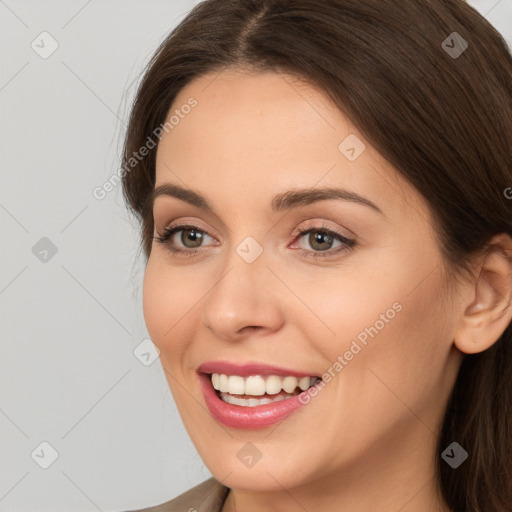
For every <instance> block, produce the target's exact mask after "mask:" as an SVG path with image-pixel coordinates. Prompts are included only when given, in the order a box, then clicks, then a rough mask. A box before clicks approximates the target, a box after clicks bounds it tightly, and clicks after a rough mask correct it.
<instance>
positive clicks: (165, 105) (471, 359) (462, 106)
mask: <svg viewBox="0 0 512 512" xmlns="http://www.w3.org/2000/svg"><path fill="white" fill-rule="evenodd" d="M454 33H456V34H454ZM244 67H245V68H248V69H253V70H261V71H267V70H270V71H277V72H285V73H289V74H292V75H295V76H297V77H301V78H303V79H305V80H306V81H308V82H309V83H311V84H313V85H316V86H317V87H319V88H320V89H321V90H322V91H324V92H325V94H327V95H328V96H329V97H330V98H331V99H332V100H333V101H334V103H335V104H336V105H337V106H338V108H339V109H340V111H341V112H343V113H344V114H345V115H346V116H347V117H348V118H349V119H350V121H351V122H352V123H353V125H355V126H356V127H357V129H358V130H359V131H360V132H361V133H362V134H363V135H364V137H365V138H366V139H367V140H368V141H369V142H370V143H371V144H372V145H373V146H374V147H375V148H376V149H377V151H379V152H380V153H381V154H382V155H383V156H384V157H385V158H386V159H387V160H388V161H389V162H390V163H391V164H392V165H394V166H395V168H396V169H397V170H398V171H399V172H400V173H401V175H402V176H403V177H404V178H405V179H406V180H408V181H409V183H411V184H412V185H413V186H414V187H415V188H416V189H417V191H418V192H419V193H420V194H421V195H422V196H423V197H424V198H425V199H426V201H427V203H428V204H429V206H430V208H431V211H432V213H433V216H434V219H435V224H436V226H435V228H436V231H437V233H438V237H439V244H440V247H441V249H442V251H443V256H444V259H445V261H446V268H447V269H449V270H450V272H449V273H448V276H449V277H450V279H449V280H450V281H451V280H452V278H453V281H454V282H455V281H457V280H458V279H459V278H461V277H463V276H464V275H465V274H467V273H468V272H470V271H471V265H470V262H471V256H472V255H473V254H474V253H475V252H476V251H478V250H481V249H482V248H484V247H485V246H486V244H487V243H488V242H489V240H490V239H491V237H493V236H494V235H495V234H498V233H502V232H504V233H507V234H509V235H511V236H512V198H511V196H512V193H510V192H512V189H510V187H512V56H511V53H510V49H509V48H508V46H507V44H506V42H505V40H504V39H503V37H502V36H501V35H500V34H499V33H498V32H497V31H496V30H495V29H494V28H493V27H492V26H491V24H490V23H489V22H488V21H487V20H486V19H485V18H484V17H482V16H481V15H480V14H479V13H478V12H477V11H476V10H474V9H473V8H472V7H470V6H469V5H467V4H466V3H465V2H464V1H462V0H407V1H404V0H387V1H385V2H384V1H382V0H207V1H205V2H202V3H200V4H199V5H197V6H196V7H195V8H194V9H192V11H191V12H190V13H189V14H188V15H187V16H186V18H185V19H184V20H183V21H182V22H181V23H180V24H179V25H178V26H177V27H176V28H175V29H174V30H173V31H172V32H171V33H170V34H169V36H168V37H167V38H166V39H165V40H164V41H163V42H162V44H161V45H160V46H159V48H158V50H157V51H156V53H155V55H154V56H153V58H152V59H151V61H150V62H149V63H148V66H147V68H146V70H145V74H144V76H143V79H142V81H141V83H140V85H139V88H138V91H137V94H136V98H135V101H134V105H133V108H132V111H131V116H130V120H129V126H128V130H127V134H126V139H125V146H124V152H123V161H122V168H123V178H122V183H123V192H124V197H125V199H126V202H127V204H128V207H129V208H130V210H131V211H132V212H133V213H135V215H136V216H137V218H138V219H139V221H140V222H141V228H142V237H141V240H142V248H143V249H144V253H145V256H146V258H147V257H148V256H149V254H150V251H151V245H152V235H153V228H154V226H153V216H152V211H151V209H150V208H149V206H148V202H147V198H148V196H149V195H150V193H151V191H152V190H153V188H154V184H155V153H156V151H150V152H149V154H148V155H147V156H146V157H145V158H143V159H140V161H137V163H136V165H134V161H133V155H134V153H136V152H137V151H138V150H139V149H140V148H141V147H142V146H144V145H145V144H146V141H147V140H148V137H153V138H154V133H155V129H157V128H158V127H159V126H162V125H163V124H164V123H165V121H166V115H167V113H168V111H169V108H170V107H171V105H172V104H173V101H174V99H175V97H176V95H177V94H178V93H179V91H180V90H181V89H182V88H183V87H184V86H185V85H186V84H188V83H189V82H190V81H191V80H193V79H194V78H196V77H199V76H201V75H203V74H205V73H207V72H212V71H219V72H220V71H221V70H224V69H229V68H244ZM152 134H153V135H152ZM130 159H132V160H130ZM507 190H508V191H509V194H507V192H506V191H507ZM453 441H457V442H458V443H459V444H460V445H461V446H462V447H463V448H464V449H465V450H466V451H467V452H468V453H469V457H468V459H467V460H466V461H465V462H464V463H463V464H462V465H461V466H460V467H459V468H457V469H452V468H451V467H450V466H449V465H448V464H446V463H445V462H444V461H443V460H442V459H441V457H440V454H441V452H442V451H443V450H444V449H445V448H446V447H447V446H448V445H450V444H451V443H452V442H453ZM437 474H438V479H439V485H440V488H441V491H442V494H443V497H444V499H445V501H446V502H447V504H448V505H449V506H450V507H451V508H452V509H453V510H454V511H456V512H462V511H467V512H473V511H474V512H496V511H512V325H509V326H508V327H507V329H506V330H505V331H504V333H503V334H502V336H501V337H500V339H499V340H498V341H497V342H496V343H495V344H494V345H493V346H492V347H491V348H489V349H487V350H485V351H484V352H481V353H477V354H471V355H465V356H464V359H463V362H462V365H461V367H460V371H459V374H458V377H457V380H456V383H455V386H454V389H453V392H452V395H451V397H450V400H449V403H448V406H447V410H446V414H445V417H444V422H443V425H442V428H441V431H440V435H439V444H438V454H437Z"/></svg>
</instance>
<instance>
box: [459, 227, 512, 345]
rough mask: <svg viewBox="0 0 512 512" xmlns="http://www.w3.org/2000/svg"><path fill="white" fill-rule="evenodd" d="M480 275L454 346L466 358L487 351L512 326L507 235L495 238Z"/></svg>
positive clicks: (511, 254)
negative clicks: (465, 355)
mask: <svg viewBox="0 0 512 512" xmlns="http://www.w3.org/2000/svg"><path fill="white" fill-rule="evenodd" d="M477 275H478V277H477V278H476V280H475V281H474V284H473V286H472V287H471V288H470V292H471V293H470V294H468V296H470V295H472V299H470V303H469V304H468V305H466V306H465V310H464V312H463V316H462V318H461V321H460V325H459V328H458V330H457V332H456V333H455V336H454V343H455V346H456V347H457V348H458V349H459V350H460V351H461V352H464V353H466V354H475V353H478V352H483V351H484V350H487V349H488V348H489V347H491V346H492V345H493V344H494V343H495V342H496V341H498V339H499V338H500V336H501V335H502V334H503V332H504V331H505V329H506V328H507V327H508V325H509V324H510V323H511V322H512V239H511V238H510V237H509V236H508V235H506V234H500V235H497V236H496V237H494V238H493V240H492V241H491V243H490V245H489V248H488V250H487V251H486V253H485V255H484V257H483V261H482V262H481V264H480V272H479V274H477Z"/></svg>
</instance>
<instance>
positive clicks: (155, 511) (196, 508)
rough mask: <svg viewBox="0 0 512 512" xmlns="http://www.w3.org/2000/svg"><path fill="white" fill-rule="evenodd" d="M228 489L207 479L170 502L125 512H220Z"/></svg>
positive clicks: (213, 479) (213, 480)
mask: <svg viewBox="0 0 512 512" xmlns="http://www.w3.org/2000/svg"><path fill="white" fill-rule="evenodd" d="M228 493H229V488H228V487H226V486H224V485H222V484H221V483H220V482H219V481H217V480H216V479H215V478H213V477H212V478H209V479H208V480H205V481H204V482H201V483H200V484H198V485H196V486H195V487H192V488H191V489H189V490H188V491H185V492H184V493H183V494H180V495H179V496H177V497H176V498H174V499H172V500H171V501H167V502H166V503H162V504H161V505H156V506H154V507H149V508H145V509H140V510H130V511H126V512H177V511H179V512H220V510H221V509H222V505H223V504H224V501H225V500H226V498H227V496H228Z"/></svg>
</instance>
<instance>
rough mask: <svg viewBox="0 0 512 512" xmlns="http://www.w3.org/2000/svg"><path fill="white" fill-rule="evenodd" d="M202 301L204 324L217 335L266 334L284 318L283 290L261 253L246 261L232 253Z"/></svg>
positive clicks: (227, 338)
mask: <svg viewBox="0 0 512 512" xmlns="http://www.w3.org/2000/svg"><path fill="white" fill-rule="evenodd" d="M222 269H223V272H222V275H220V276H219V277H218V278H217V279H216V280H215V283H214V284H213V286H212V288H211V290H210V292H209V293H207V295H206V297H205V298H204V300H203V301H202V303H201V304H202V306H201V307H202V311H201V319H202V322H203V325H204V326H205V327H206V328H207V329H209V330H210V331H212V332H213V333H214V334H215V336H216V337H217V338H220V339H225V340H232V341H235V340H239V339H241V338H243V337H244V336H247V335H251V336H254V335H255V334H258V335H265V334H269V333H272V332H275V331H277V330H279V329H280V328H281V326H282V325H283V322H284V317H285V315H284V309H283V308H284V301H285V300H286V297H283V294H284V293H285V291H284V290H283V289H282V288H283V286H282V284H281V283H280V282H279V280H278V279H277V278H276V277H275V275H274V274H273V273H272V272H271V271H270V269H269V268H268V267H267V265H266V263H265V258H264V257H263V256H260V257H259V258H258V259H257V260H256V261H253V262H252V263H248V262H246V261H244V260H243V259H242V258H240V257H239V256H238V254H236V253H235V254H234V257H232V258H230V259H229V262H228V264H227V265H226V266H224V267H222Z"/></svg>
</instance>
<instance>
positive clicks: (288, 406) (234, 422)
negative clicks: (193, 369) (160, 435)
mask: <svg viewBox="0 0 512 512" xmlns="http://www.w3.org/2000/svg"><path fill="white" fill-rule="evenodd" d="M197 371H198V378H199V383H200V386H201V389H202V391H203V396H204V400H205V402H206V406H207V407H208V410H209V411H210V413H211V415H212V416H213V417H214V418H215V419H216V420H217V421H219V422H220V423H222V424H223V425H226V426H228V427H233V428H239V429H258V428H265V427H268V426H270V425H273V424H275V423H277V422H279V421H282V420H284V419H285V418H286V417H287V416H289V415H290V414H291V413H293V412H294V411H296V410H297V409H299V408H300V407H302V406H303V405H304V404H305V403H307V402H302V401H301V395H302V394H304V393H306V391H303V392H302V393H299V394H298V395H295V396H294V397H292V398H287V399H286V400H281V401H279V402H273V403H270V404H265V405H258V406H256V407H244V406H240V405H233V404H228V403H226V402H224V400H221V399H220V397H219V395H218V392H217V391H216V390H215V389H214V387H213V385H212V382H211V377H210V375H209V374H211V373H224V374H227V375H240V376H242V377H245V376H248V375H279V376H283V377H284V376H287V375H291V376H294V377H308V376H311V377H312V376H313V375H312V374H310V373H303V372H297V371H294V370H291V369H286V368H280V367H277V366H273V365H265V364H259V363H254V364H245V365H236V364H233V363H228V362H226V361H211V362H208V363H204V364H202V365H201V366H199V368H198V370H197Z"/></svg>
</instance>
